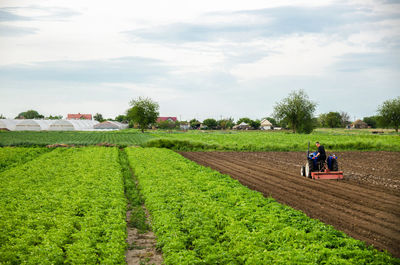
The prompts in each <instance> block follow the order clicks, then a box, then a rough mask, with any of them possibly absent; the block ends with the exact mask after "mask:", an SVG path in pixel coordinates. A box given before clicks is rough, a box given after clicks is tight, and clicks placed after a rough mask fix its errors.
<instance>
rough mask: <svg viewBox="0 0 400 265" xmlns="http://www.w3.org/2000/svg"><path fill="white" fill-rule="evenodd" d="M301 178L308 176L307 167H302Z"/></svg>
mask: <svg viewBox="0 0 400 265" xmlns="http://www.w3.org/2000/svg"><path fill="white" fill-rule="evenodd" d="M300 176H302V177H305V176H306V167H305V166H301V170H300Z"/></svg>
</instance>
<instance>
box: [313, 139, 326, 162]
mask: <svg viewBox="0 0 400 265" xmlns="http://www.w3.org/2000/svg"><path fill="white" fill-rule="evenodd" d="M315 145H316V146H317V147H318V150H317V155H316V156H315V158H314V159H317V162H318V163H319V164H320V168H321V169H322V167H323V164H324V163H325V160H326V153H325V148H324V146H323V145H321V144H320V143H319V142H315Z"/></svg>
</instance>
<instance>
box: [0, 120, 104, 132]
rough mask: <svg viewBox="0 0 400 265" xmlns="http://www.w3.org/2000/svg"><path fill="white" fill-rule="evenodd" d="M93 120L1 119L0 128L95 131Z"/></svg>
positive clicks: (11, 129)
mask: <svg viewBox="0 0 400 265" xmlns="http://www.w3.org/2000/svg"><path fill="white" fill-rule="evenodd" d="M98 123H99V122H98V121H92V120H0V130H1V129H3V130H9V131H93V130H94V126H95V125H96V124H98Z"/></svg>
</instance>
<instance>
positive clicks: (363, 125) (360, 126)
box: [350, 120, 368, 129]
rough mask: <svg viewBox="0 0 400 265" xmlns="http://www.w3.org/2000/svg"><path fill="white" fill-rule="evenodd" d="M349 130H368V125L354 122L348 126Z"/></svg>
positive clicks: (357, 121) (360, 121)
mask: <svg viewBox="0 0 400 265" xmlns="http://www.w3.org/2000/svg"><path fill="white" fill-rule="evenodd" d="M350 128H352V129H366V128H368V124H366V123H365V122H363V121H362V120H356V121H355V122H353V123H352V124H351V125H350Z"/></svg>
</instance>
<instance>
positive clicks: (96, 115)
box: [93, 113, 105, 122]
mask: <svg viewBox="0 0 400 265" xmlns="http://www.w3.org/2000/svg"><path fill="white" fill-rule="evenodd" d="M93 119H94V120H95V121H98V122H103V121H105V119H104V118H103V115H102V114H101V113H96V114H95V115H94V116H93Z"/></svg>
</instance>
